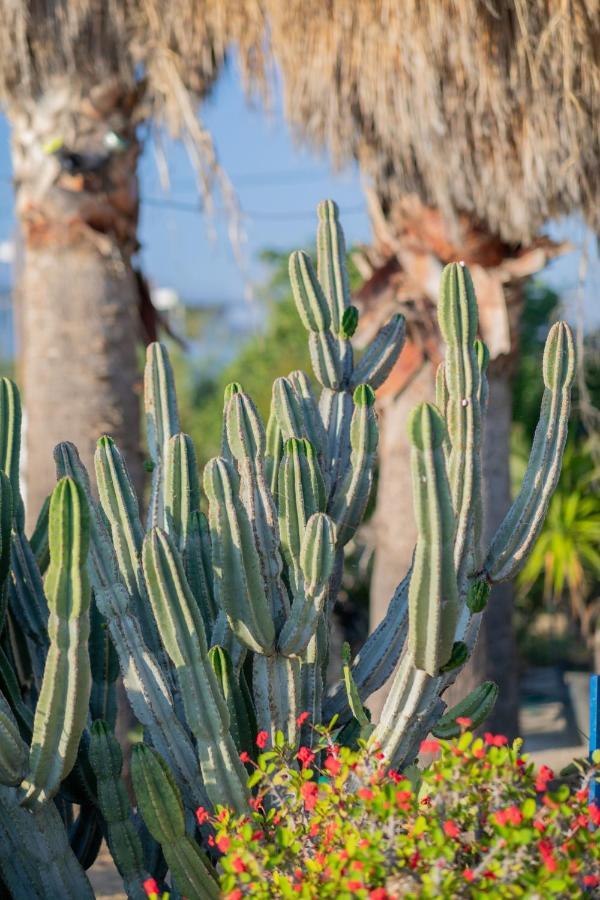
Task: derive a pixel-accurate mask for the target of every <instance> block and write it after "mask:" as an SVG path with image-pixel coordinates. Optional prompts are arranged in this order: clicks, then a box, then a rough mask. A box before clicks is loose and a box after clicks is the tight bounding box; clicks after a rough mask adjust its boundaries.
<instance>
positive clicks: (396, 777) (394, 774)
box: [388, 769, 403, 784]
mask: <svg viewBox="0 0 600 900" xmlns="http://www.w3.org/2000/svg"><path fill="white" fill-rule="evenodd" d="M388 776H389V777H390V779H391V780H392V781H393V782H394V784H398V782H400V781H402V780H403V779H402V775H401V774H400V772H396V770H395V769H389V770H388Z"/></svg>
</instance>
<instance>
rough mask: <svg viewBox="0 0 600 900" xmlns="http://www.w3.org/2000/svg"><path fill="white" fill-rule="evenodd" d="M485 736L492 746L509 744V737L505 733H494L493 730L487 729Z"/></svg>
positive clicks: (487, 742)
mask: <svg viewBox="0 0 600 900" xmlns="http://www.w3.org/2000/svg"><path fill="white" fill-rule="evenodd" d="M483 738H484V740H485V742H486V744H489V745H490V747H503V746H504V744H508V738H507V737H506V736H505V735H503V734H492V733H491V731H486V733H485V734H484V736H483Z"/></svg>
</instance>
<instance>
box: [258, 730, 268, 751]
mask: <svg viewBox="0 0 600 900" xmlns="http://www.w3.org/2000/svg"><path fill="white" fill-rule="evenodd" d="M268 740H269V735H268V734H267V732H266V731H259V732H258V734H257V735H256V746H257V747H258V748H259V750H264V749H265V747H266V746H267V741H268Z"/></svg>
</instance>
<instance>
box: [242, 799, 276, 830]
mask: <svg viewBox="0 0 600 900" xmlns="http://www.w3.org/2000/svg"><path fill="white" fill-rule="evenodd" d="M261 800H262V798H261V797H250V799H249V800H248V806H249V807H250V809H253V810H254V812H264V810H263V805H262V802H261ZM275 824H277V822H275Z"/></svg>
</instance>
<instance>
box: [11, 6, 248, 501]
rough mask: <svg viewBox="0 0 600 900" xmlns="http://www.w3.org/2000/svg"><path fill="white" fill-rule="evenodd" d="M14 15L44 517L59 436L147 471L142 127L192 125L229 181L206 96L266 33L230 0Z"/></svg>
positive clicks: (25, 362)
mask: <svg viewBox="0 0 600 900" xmlns="http://www.w3.org/2000/svg"><path fill="white" fill-rule="evenodd" d="M0 12H1V15H2V18H1V20H0V102H1V103H2V105H3V107H4V109H5V111H6V113H7V115H8V117H9V120H10V123H11V126H12V155H13V166H14V179H15V190H16V210H17V216H18V220H19V224H20V230H21V234H22V245H23V252H22V265H21V270H20V272H19V277H18V299H19V312H18V317H19V322H20V332H21V335H20V338H21V340H20V342H21V360H20V362H21V381H22V384H23V387H24V393H25V404H26V410H27V439H26V440H27V446H26V460H27V478H26V487H27V505H28V509H29V510H30V515H31V514H33V515H35V514H36V512H37V510H38V509H39V507H40V505H41V502H42V500H43V498H44V496H45V495H46V493H47V492H48V490H49V489H50V487H51V485H52V483H53V481H54V472H53V462H52V449H53V446H54V445H55V444H56V443H57V442H58V441H59V440H64V439H65V438H68V439H70V440H73V441H74V442H75V443H76V444H77V445H78V447H79V449H80V450H81V451H82V454H83V456H84V458H85V459H87V461H88V462H89V461H90V458H91V454H92V451H93V447H94V444H95V440H96V438H97V437H98V435H99V434H101V433H103V432H110V433H112V434H114V436H115V437H116V439H117V440H118V441H119V445H120V446H121V447H122V449H123V450H124V451H125V453H126V455H127V457H128V464H129V466H130V467H131V470H132V472H133V473H134V477H135V478H136V480H137V481H138V482H139V480H140V478H141V472H142V466H141V462H142V460H141V458H140V454H139V449H138V447H139V442H138V438H139V414H138V406H139V376H138V364H137V363H138V360H137V353H136V347H137V344H138V341H139V340H140V338H141V337H142V333H141V323H145V324H146V326H148V325H149V326H150V329H152V321H151V320H152V309H151V307H150V306H149V299H148V291H147V289H146V287H145V284H144V280H143V278H142V276H141V275H140V273H139V272H137V271H136V268H135V254H136V251H137V250H138V247H139V244H138V239H137V223H138V210H139V194H138V181H137V162H138V158H139V154H140V149H141V139H140V126H141V125H142V124H144V123H153V124H156V125H157V126H158V127H161V126H167V127H168V128H169V129H170V131H171V132H173V133H175V134H178V135H181V136H182V137H183V138H184V140H185V142H186V144H187V146H188V148H189V150H190V154H191V157H192V160H193V161H194V162H195V164H196V168H197V171H198V176H199V181H200V188H201V190H203V191H204V193H205V194H208V193H209V192H210V188H211V183H214V182H217V183H218V182H219V181H220V185H221V187H222V188H223V189H224V190H225V192H228V190H229V188H228V184H227V182H226V180H225V179H224V177H223V176H222V173H220V171H219V169H218V165H217V163H216V159H215V156H214V152H213V149H212V144H211V142H210V139H209V136H208V135H207V133H206V132H205V130H204V129H203V128H202V125H201V123H200V121H199V119H198V117H197V106H198V103H199V101H200V99H201V98H202V97H203V95H204V94H205V93H206V91H207V90H208V88H209V87H210V85H211V83H212V81H213V80H214V78H215V76H216V74H217V72H218V70H219V67H220V66H221V64H222V63H223V60H224V57H225V51H226V47H227V45H228V43H229V42H230V40H231V39H236V43H237V45H238V47H239V48H240V60H241V63H242V67H243V68H244V66H246V64H248V65H249V60H246V58H245V57H244V52H243V48H244V46H245V44H246V41H247V40H250V39H251V38H252V35H253V31H252V22H251V21H250V22H249V21H248V20H247V17H246V14H245V12H244V10H243V9H240V8H238V4H237V3H235V2H231V3H229V2H226V0H224V2H219V3H212V2H210V0H197V2H196V0H177V2H173V3H162V2H160V0H2V2H1V3H0ZM150 336H152V335H150Z"/></svg>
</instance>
